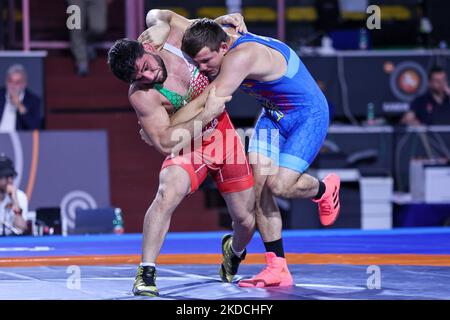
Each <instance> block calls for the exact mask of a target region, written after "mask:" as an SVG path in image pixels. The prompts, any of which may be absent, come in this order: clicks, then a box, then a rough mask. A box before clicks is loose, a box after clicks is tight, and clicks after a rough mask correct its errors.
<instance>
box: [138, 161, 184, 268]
mask: <svg viewBox="0 0 450 320" xmlns="http://www.w3.org/2000/svg"><path fill="white" fill-rule="evenodd" d="M189 188H190V179H189V175H188V173H187V172H186V171H185V170H184V169H182V168H180V167H178V166H169V167H166V168H165V169H164V170H162V171H161V173H160V175H159V188H158V192H157V194H156V197H155V199H154V200H153V202H152V204H151V205H150V207H149V208H148V210H147V213H146V214H145V219H144V232H143V233H144V237H143V242H142V262H144V263H155V261H156V258H157V256H158V255H159V252H160V250H161V247H162V244H163V242H164V238H165V237H166V234H167V231H168V230H169V226H170V220H171V217H172V213H173V211H174V210H175V208H176V207H177V206H178V205H179V204H180V202H181V201H182V200H183V199H184V197H185V196H186V195H187V194H188V193H189Z"/></svg>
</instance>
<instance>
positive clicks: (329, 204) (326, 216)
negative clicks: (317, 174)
mask: <svg viewBox="0 0 450 320" xmlns="http://www.w3.org/2000/svg"><path fill="white" fill-rule="evenodd" d="M323 183H325V193H324V194H323V195H322V198H320V199H319V200H314V199H312V201H314V202H317V203H318V204H319V218H320V222H321V223H322V224H323V225H324V226H326V227H328V226H331V225H332V224H333V223H334V222H335V221H336V219H337V218H338V216H339V211H340V209H341V204H340V202H339V189H340V187H341V179H339V176H338V175H336V174H334V173H331V174H329V175H327V176H326V177H325V178H324V179H323Z"/></svg>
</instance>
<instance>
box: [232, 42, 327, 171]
mask: <svg viewBox="0 0 450 320" xmlns="http://www.w3.org/2000/svg"><path fill="white" fill-rule="evenodd" d="M246 42H256V43H260V44H262V45H265V46H268V47H270V48H272V49H274V50H277V51H278V52H280V53H281V54H282V55H283V56H284V58H285V59H286V62H287V70H286V73H285V74H284V75H283V76H282V77H281V78H279V79H277V80H274V81H268V82H261V81H256V80H249V79H246V80H245V81H244V82H243V83H242V84H241V86H240V88H241V89H242V90H243V91H244V92H246V93H248V94H250V95H252V96H254V97H256V99H257V100H258V101H259V103H260V104H261V105H262V107H263V110H262V112H261V115H260V117H259V119H258V122H257V123H256V126H255V130H254V132H253V135H252V138H251V139H250V145H249V150H248V151H249V152H256V153H259V154H262V155H264V156H267V157H270V158H272V159H273V160H274V161H275V163H276V165H278V166H280V167H285V168H289V169H292V170H294V171H297V172H300V173H303V172H304V171H306V169H307V168H308V167H309V165H310V164H311V162H312V161H313V160H314V158H315V157H316V155H317V153H318V152H319V150H320V147H321V145H322V143H323V141H324V140H325V137H326V134H327V130H328V125H329V110H328V103H327V100H326V98H325V96H324V95H323V93H322V91H321V90H320V88H319V86H318V85H317V83H316V81H315V80H314V79H313V77H312V76H311V74H310V73H309V71H308V70H307V69H306V67H305V65H304V64H303V63H302V62H301V60H300V58H299V57H298V56H297V54H296V53H295V52H294V51H293V50H292V49H291V48H289V47H288V46H287V45H286V44H284V43H282V42H281V41H278V40H276V39H272V38H268V37H262V36H258V35H254V34H252V33H246V34H243V35H242V36H241V37H240V38H238V39H237V40H236V42H235V43H233V45H232V46H231V47H230V50H232V49H233V48H235V47H237V46H238V45H240V44H241V43H246ZM262 129H265V130H262ZM273 129H275V130H273Z"/></svg>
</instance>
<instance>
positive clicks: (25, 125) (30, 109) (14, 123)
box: [0, 64, 41, 132]
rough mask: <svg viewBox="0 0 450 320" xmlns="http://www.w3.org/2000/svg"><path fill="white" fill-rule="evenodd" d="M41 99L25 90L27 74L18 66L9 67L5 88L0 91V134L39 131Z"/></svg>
mask: <svg viewBox="0 0 450 320" xmlns="http://www.w3.org/2000/svg"><path fill="white" fill-rule="evenodd" d="M40 124H41V99H40V98H39V97H37V96H36V95H34V94H33V93H31V92H30V91H29V90H28V89H27V72H26V70H25V68H24V67H23V66H22V65H20V64H15V65H12V66H11V67H9V69H8V71H7V73H6V88H1V89H0V132H1V131H3V132H5V131H6V132H11V131H15V130H33V129H39V128H40Z"/></svg>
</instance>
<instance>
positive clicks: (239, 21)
mask: <svg viewBox="0 0 450 320" xmlns="http://www.w3.org/2000/svg"><path fill="white" fill-rule="evenodd" d="M216 22H217V23H218V24H231V25H232V26H234V27H235V28H236V31H237V32H241V33H247V26H246V25H245V22H244V17H243V16H242V14H240V13H231V14H227V15H225V16H221V17H219V18H217V19H216Z"/></svg>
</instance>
